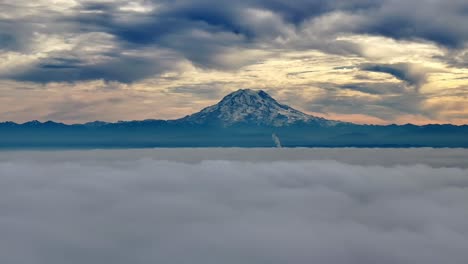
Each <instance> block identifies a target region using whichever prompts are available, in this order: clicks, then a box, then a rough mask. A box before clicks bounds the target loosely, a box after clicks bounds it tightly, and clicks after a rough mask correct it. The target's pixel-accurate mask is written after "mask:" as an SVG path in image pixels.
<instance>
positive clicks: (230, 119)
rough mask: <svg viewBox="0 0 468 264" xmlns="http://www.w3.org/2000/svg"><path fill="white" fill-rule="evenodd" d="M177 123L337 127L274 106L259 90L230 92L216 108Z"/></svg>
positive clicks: (274, 102)
mask: <svg viewBox="0 0 468 264" xmlns="http://www.w3.org/2000/svg"><path fill="white" fill-rule="evenodd" d="M179 121H183V122H191V123H196V124H205V123H213V122H218V123H221V124H222V125H223V126H231V125H233V124H240V123H245V124H255V125H266V126H275V127H280V126H287V125H292V124H297V123H307V124H309V123H313V124H317V125H320V126H333V125H336V124H338V123H339V122H336V121H330V120H327V119H324V118H320V117H315V116H311V115H307V114H305V113H303V112H301V111H299V110H296V109H294V108H292V107H289V106H287V105H283V104H280V103H278V102H277V101H276V100H275V99H273V98H272V97H271V96H270V95H268V94H267V93H266V92H264V91H262V90H259V91H255V90H251V89H241V90H238V91H236V92H233V93H231V94H229V95H227V96H226V97H224V98H223V99H222V100H221V101H220V102H219V103H218V104H216V105H213V106H209V107H207V108H205V109H203V110H201V111H200V112H198V113H195V114H192V115H189V116H186V117H184V118H182V119H179Z"/></svg>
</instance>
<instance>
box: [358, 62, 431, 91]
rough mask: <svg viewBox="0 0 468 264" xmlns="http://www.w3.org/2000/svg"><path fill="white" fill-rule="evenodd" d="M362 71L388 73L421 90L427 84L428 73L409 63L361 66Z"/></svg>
mask: <svg viewBox="0 0 468 264" xmlns="http://www.w3.org/2000/svg"><path fill="white" fill-rule="evenodd" d="M361 70H364V71H371V72H381V73H388V74H390V75H392V76H393V77H395V78H397V79H399V80H402V81H405V82H406V83H408V84H409V85H412V86H414V87H415V88H416V89H419V88H420V87H421V85H422V84H424V83H425V82H426V78H427V76H426V72H424V71H423V70H421V69H417V68H415V66H414V65H411V64H407V63H397V64H364V65H361Z"/></svg>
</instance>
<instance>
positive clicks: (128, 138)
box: [0, 89, 468, 149]
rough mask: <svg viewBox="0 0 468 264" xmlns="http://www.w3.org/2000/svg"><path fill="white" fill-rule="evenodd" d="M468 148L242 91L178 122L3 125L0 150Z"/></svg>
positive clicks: (467, 138) (420, 130) (453, 138)
mask: <svg viewBox="0 0 468 264" xmlns="http://www.w3.org/2000/svg"><path fill="white" fill-rule="evenodd" d="M280 145H281V146H283V147H451V148H454V147H462V148H466V147H468V126H467V125H463V126H456V125H449V124H447V125H424V126H417V125H412V124H407V125H386V126H381V125H358V124H353V123H349V122H341V121H334V120H328V119H324V118H321V117H316V116H312V115H308V114H305V113H303V112H301V111H299V110H296V109H294V108H292V107H290V106H287V105H284V104H281V103H279V102H277V101H276V100H275V99H274V98H272V97H271V96H270V95H268V94H267V93H266V92H264V91H261V90H260V91H255V90H250V89H241V90H238V91H236V92H233V93H231V94H229V95H227V96H225V97H224V98H223V99H222V100H221V101H220V102H219V103H217V104H215V105H213V106H209V107H206V108H204V109H203V110H201V111H200V112H198V113H194V114H192V115H188V116H185V117H183V118H180V119H175V120H142V121H119V122H116V123H108V122H102V121H95V122H90V123H85V124H72V125H69V124H63V123H57V122H53V121H47V122H39V121H30V122H26V123H23V124H17V123H14V122H3V123H0V148H3V149H20V148H25V149H33V148H153V147H276V146H280Z"/></svg>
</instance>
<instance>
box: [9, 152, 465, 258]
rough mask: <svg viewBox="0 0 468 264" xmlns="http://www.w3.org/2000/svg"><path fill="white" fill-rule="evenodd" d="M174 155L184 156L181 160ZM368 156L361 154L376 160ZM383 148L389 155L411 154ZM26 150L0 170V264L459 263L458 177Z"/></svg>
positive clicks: (430, 171) (420, 170)
mask: <svg viewBox="0 0 468 264" xmlns="http://www.w3.org/2000/svg"><path fill="white" fill-rule="evenodd" d="M177 151H178V154H176V156H177V157H179V158H180V157H181V156H184V155H185V154H184V153H185V152H184V151H186V150H177ZM203 151H205V150H203ZM203 151H200V150H196V151H195V153H192V155H196V156H197V157H198V158H200V157H203V155H204V153H203ZM206 151H208V152H209V151H210V150H206ZM212 151H216V150H212ZM230 151H235V150H230ZM250 151H252V152H253V154H254V153H255V152H256V151H257V150H250ZM258 151H262V150H258ZM270 151H275V150H270ZM288 151H289V152H294V150H288ZM288 151H286V150H285V151H283V153H282V154H286V155H285V156H283V158H284V157H286V158H285V159H287V157H288V156H287V153H286V152H288ZM298 151H299V152H301V150H298ZM316 151H317V150H314V152H316ZM367 151H370V153H367V155H363V157H364V156H366V157H370V159H373V157H374V156H373V155H372V150H367ZM392 151H394V152H393V157H396V158H397V159H400V157H401V156H407V155H408V154H409V152H411V150H401V151H396V150H392ZM407 151H409V152H407ZM418 151H419V152H422V153H424V154H422V153H420V155H419V156H422V157H424V156H425V155H426V154H428V155H430V154H431V153H433V151H435V152H437V150H430V149H424V150H418ZM442 151H443V152H444V150H442ZM453 151H457V150H453ZM189 152H190V151H189ZM377 153H378V152H377ZM36 154H37V155H36V158H32V157H31V156H30V155H31V154H24V153H19V152H16V153H13V156H14V157H16V159H13V158H11V157H10V158H7V159H6V160H4V159H3V158H2V160H3V161H2V162H0V183H1V184H0V218H1V221H0V232H1V234H2V239H1V240H0V261H1V262H2V263H47V264H59V263H64V262H66V263H71V264H73V263H114V264H119V263H122V264H123V263H204V264H212V263H213V264H214V263H226V264H231V263H232V264H234V263H236V264H237V263H254V264H255V263H273V264H274V263H333V264H345V263H346V264H371V263H382V264H400V263H401V264H404V263H425V264H436V263H442V262H445V263H451V264H464V263H466V259H467V258H468V251H467V250H466V249H467V248H466V245H468V233H467V230H468V223H467V221H466V218H467V217H468V205H467V203H466V201H467V199H468V192H466V188H467V187H468V171H467V170H466V169H460V168H455V167H445V168H433V167H430V166H427V165H409V166H394V167H382V166H376V165H371V166H361V165H347V164H344V163H339V162H335V161H323V160H322V161H314V160H308V161H286V160H283V161H275V162H251V161H250V162H238V161H237V162H236V161H202V162H197V163H192V164H188V163H180V162H170V161H161V160H154V159H152V158H151V156H152V154H151V153H148V152H147V154H148V155H141V153H140V154H138V153H136V152H133V151H121V152H114V151H112V152H108V151H107V152H102V151H101V152H99V151H98V152H97V153H95V152H93V151H89V152H79V153H69V152H61V153H46V152H37V153H36ZM446 154H447V156H443V157H445V158H446V159H449V157H450V156H451V154H450V153H446ZM464 155H465V159H466V153H465V154H464ZM228 156H229V155H228ZM350 156H352V155H350ZM408 156H409V157H413V156H412V155H408ZM2 157H4V156H2ZM91 157H92V158H91ZM58 160H60V161H58ZM438 160H443V158H441V157H439V159H438Z"/></svg>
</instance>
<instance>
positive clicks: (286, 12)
mask: <svg viewBox="0 0 468 264" xmlns="http://www.w3.org/2000/svg"><path fill="white" fill-rule="evenodd" d="M21 3H22V2H21V1H19V2H18V4H6V3H0V7H1V8H3V12H5V13H12V14H15V13H21V12H24V11H25V8H26V7H22V5H21ZM143 3H144V4H147V5H149V6H152V7H153V9H152V11H148V12H146V13H138V12H129V11H128V10H127V11H126V10H125V9H122V7H124V6H125V4H128V3H127V2H120V1H114V2H99V1H95V2H81V3H80V2H79V5H78V6H75V7H73V8H69V10H68V12H62V13H61V12H58V11H50V10H48V9H47V7H45V6H41V7H37V8H36V9H35V10H39V11H38V12H36V13H34V12H32V13H31V14H29V15H21V16H20V15H18V16H17V17H18V18H15V17H14V16H13V17H12V16H9V18H3V19H2V20H0V29H2V30H1V31H2V34H0V50H15V51H20V52H25V53H27V51H30V48H31V47H30V45H31V44H30V43H31V40H32V38H33V37H34V34H33V33H34V32H36V33H44V34H59V35H60V34H85V33H90V32H101V33H105V34H109V35H110V36H113V37H114V45H115V47H114V48H115V54H122V53H125V52H128V51H132V52H135V51H138V50H142V49H148V48H149V49H164V50H170V51H172V52H176V53H178V54H179V55H180V56H179V57H177V58H174V61H173V62H174V63H177V62H178V61H180V60H182V59H187V60H190V61H191V62H193V63H194V64H195V65H196V66H198V67H204V68H217V69H232V68H236V67H240V66H243V65H244V64H248V63H249V62H250V61H249V60H247V61H245V62H239V63H233V64H232V65H231V64H230V63H228V62H226V61H223V60H220V59H219V57H220V56H222V55H223V54H225V53H227V52H231V51H232V49H241V50H242V49H249V48H257V49H258V48H260V49H275V48H281V49H286V50H304V49H319V50H322V51H324V52H328V53H333V54H342V55H346V54H355V55H361V56H362V54H361V53H362V52H361V49H360V47H359V45H356V44H355V43H350V42H347V41H342V40H340V41H338V40H336V38H335V37H336V36H338V35H340V34H349V33H366V34H372V35H381V36H387V37H391V38H395V39H409V40H426V41H431V42H434V43H437V44H439V45H442V46H445V47H447V48H449V49H457V48H461V47H463V45H464V44H465V43H466V41H467V39H468V23H466V14H467V11H466V10H468V3H467V2H466V1H461V0H452V1H416V0H411V1H392V0H378V1H374V0H372V1H371V0H352V1H349V0H346V1H345V0H335V1H321V0H312V1H310V0H307V1H306V0H300V1H286V0H245V1H227V0H226V1H219V0H217V1H214V0H198V1H188V0H184V1H145V2H143ZM252 10H256V11H259V12H267V14H269V16H266V17H265V16H260V15H258V14H255V13H252V12H251V11H252ZM414 10H417V11H418V12H414ZM0 12H2V11H0ZM328 14H347V15H350V16H352V17H353V20H351V21H348V20H344V19H343V20H342V22H338V23H335V24H331V25H330V27H318V28H315V29H313V30H312V32H309V34H308V35H307V36H305V35H304V33H303V32H302V31H301V30H303V29H304V26H305V25H306V24H307V23H308V22H310V21H314V19H317V18H320V17H323V16H324V15H328ZM285 28H288V30H289V31H290V30H293V31H295V32H296V34H299V36H300V37H302V38H304V39H301V40H300V41H296V42H294V43H287V44H285V45H286V46H283V45H282V44H279V43H276V42H275V40H276V39H278V37H280V38H281V37H282V38H284V39H289V37H290V36H289V35H288V34H289V33H288V30H286V29H285ZM115 54H114V55H113V56H112V58H113V60H112V61H111V62H110V63H106V62H102V61H99V60H93V61H92V62H89V61H88V63H80V64H71V65H70V64H49V63H48V62H47V61H43V62H40V63H39V64H37V65H34V66H32V67H30V68H29V69H27V71H26V72H24V71H18V72H17V73H12V74H9V75H4V76H2V77H4V78H11V79H16V80H26V81H37V82H48V81H76V80H88V79H99V78H102V79H106V80H117V81H121V82H133V81H137V80H141V79H144V78H147V77H149V76H152V75H157V74H159V73H161V72H164V71H166V70H167V67H160V65H161V63H160V62H159V61H157V59H154V58H147V59H144V58H143V57H144V56H145V55H141V56H138V55H137V57H138V59H135V58H129V57H127V56H123V55H122V56H120V55H115ZM52 56H54V54H52ZM78 56H79V54H78ZM45 60H47V59H45ZM129 63H132V64H133V63H135V70H134V71H132V70H129V67H128V65H129ZM127 70H129V72H128V73H126V72H125V71H127ZM387 72H388V71H387ZM392 74H395V76H401V75H400V74H399V73H398V72H395V71H393V73H392ZM123 75H127V76H123ZM62 76H64V77H62ZM65 76H70V79H68V78H67V77H65ZM407 81H411V82H413V81H414V80H413V79H412V78H411V79H408V78H407Z"/></svg>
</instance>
